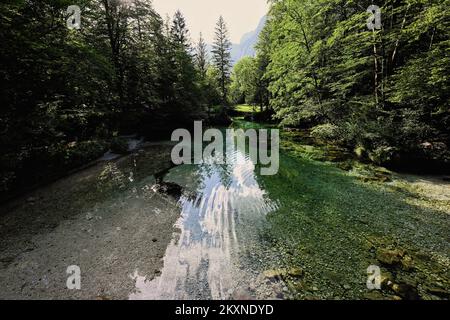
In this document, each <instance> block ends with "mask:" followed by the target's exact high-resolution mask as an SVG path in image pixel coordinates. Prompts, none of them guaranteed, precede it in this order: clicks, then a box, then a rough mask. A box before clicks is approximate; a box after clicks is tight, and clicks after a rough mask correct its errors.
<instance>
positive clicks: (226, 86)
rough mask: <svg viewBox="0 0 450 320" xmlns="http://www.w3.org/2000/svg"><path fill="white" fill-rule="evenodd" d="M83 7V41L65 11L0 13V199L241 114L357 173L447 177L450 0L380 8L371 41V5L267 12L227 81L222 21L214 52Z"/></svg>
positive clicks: (19, 3)
mask: <svg viewBox="0 0 450 320" xmlns="http://www.w3.org/2000/svg"><path fill="white" fill-rule="evenodd" d="M79 4H80V5H81V9H82V28H80V30H70V29H68V28H67V26H66V20H67V19H68V14H67V12H66V9H67V7H68V6H69V5H71V1H65V0H58V1H50V0H48V1H47V0H44V1H33V0H27V1H25V0H9V1H6V2H5V1H3V2H2V3H1V4H0V16H1V20H0V23H1V26H0V28H1V31H0V39H1V43H2V47H1V49H0V50H1V51H0V56H1V61H2V65H1V77H0V82H1V86H0V90H1V94H0V97H1V98H0V99H1V106H2V108H1V111H0V112H1V115H0V121H1V124H0V129H1V132H2V135H1V146H2V147H1V148H2V154H1V158H0V163H1V174H0V177H1V184H0V189H1V190H2V192H8V191H10V190H13V189H20V188H23V186H24V185H25V184H27V185H28V184H30V183H31V184H33V182H37V181H40V179H42V178H43V177H45V176H48V175H49V174H54V173H58V172H65V171H67V170H70V169H73V168H76V167H78V166H81V165H83V164H85V163H87V162H89V161H91V160H93V159H96V158H98V157H99V156H100V155H102V154H103V153H104V152H105V151H106V150H108V149H109V148H111V147H112V148H113V149H115V150H119V151H120V150H121V149H123V142H122V141H121V140H120V138H118V136H121V135H126V134H134V133H138V134H142V135H145V136H147V137H159V136H164V135H165V134H167V132H169V131H170V130H173V129H174V128H178V127H189V126H192V125H191V123H192V120H194V119H197V120H206V121H208V120H209V121H210V122H211V123H221V124H223V123H225V124H226V123H228V121H229V119H228V116H227V113H228V110H229V108H227V106H230V105H234V104H239V103H248V104H251V105H257V106H259V107H260V108H261V110H262V111H264V112H263V113H262V114H260V118H261V119H260V120H261V121H269V122H275V123H278V124H279V125H280V126H282V127H285V128H306V129H309V130H311V133H312V135H314V136H315V137H317V138H318V139H322V140H326V141H327V142H329V143H332V144H337V145H341V146H343V147H345V148H347V149H349V150H351V151H352V152H354V153H355V154H356V155H357V156H358V157H359V158H360V159H363V160H364V161H371V162H374V163H377V164H384V165H386V164H388V165H391V166H394V167H397V168H401V169H409V170H411V169H417V168H420V169H426V168H428V169H433V170H438V171H442V170H445V168H447V169H448V167H449V159H450V156H449V149H448V145H449V139H450V138H449V128H450V108H449V85H450V81H449V74H450V72H449V69H450V63H449V62H450V61H449V59H450V57H449V41H450V40H449V23H450V22H449V13H448V10H446V8H447V6H448V5H449V3H448V1H441V0H411V1H399V0H388V1H380V2H379V5H380V7H381V8H382V21H383V24H382V28H381V29H379V30H376V29H374V30H369V29H368V28H367V23H366V21H367V18H368V13H367V12H366V10H365V9H366V8H367V7H368V6H369V5H370V4H371V1H343V0H342V1H339V0H319V1H316V0H314V1H312V0H311V1H309V0H304V1H293V0H283V1H272V5H271V9H270V12H269V14H268V22H267V24H266V26H265V28H264V30H263V32H262V34H261V35H260V40H259V43H258V45H257V55H256V56H255V57H246V58H244V59H242V60H241V61H238V62H237V63H236V65H235V66H234V69H233V72H231V71H232V70H231V69H232V61H231V60H230V59H231V58H230V54H229V50H230V46H231V43H230V41H229V40H228V38H227V37H228V34H227V27H226V23H225V21H224V20H223V19H222V18H221V19H220V21H219V22H218V25H217V30H216V32H217V34H216V43H215V44H214V48H213V50H212V52H211V53H209V52H208V49H207V44H206V43H205V41H204V40H203V38H202V36H201V35H200V38H199V39H195V41H192V40H191V38H190V36H191V35H190V34H189V30H188V28H187V25H186V21H185V18H184V17H183V15H182V13H181V12H177V14H176V15H175V16H174V17H173V18H162V17H161V16H159V15H158V14H157V13H156V12H155V10H154V9H153V8H152V5H151V2H149V1H143V0H136V1H131V2H129V3H127V4H126V5H124V4H123V3H121V2H120V1H106V0H105V1H81V2H80V1H79ZM217 106H221V107H219V108H217ZM136 128H137V129H136ZM121 146H122V148H121ZM37 168H38V169H39V170H36V169H37ZM37 172H39V173H37Z"/></svg>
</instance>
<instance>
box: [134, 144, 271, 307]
mask: <svg viewBox="0 0 450 320" xmlns="http://www.w3.org/2000/svg"><path fill="white" fill-rule="evenodd" d="M227 154H228V156H229V157H228V158H227V159H228V164H227V166H219V165H204V166H200V167H198V168H197V170H199V171H200V173H201V176H202V187H201V188H200V190H198V191H199V193H198V194H199V196H198V197H197V198H196V199H195V200H189V199H187V198H185V197H182V199H181V200H180V202H181V204H182V213H181V217H180V219H179V221H178V222H177V227H178V228H179V229H180V230H181V235H180V239H179V241H178V242H176V241H175V240H173V241H172V243H171V244H170V245H169V247H168V248H167V251H166V255H165V257H164V268H163V270H162V274H161V275H160V276H159V277H157V278H155V279H154V280H152V281H146V278H145V276H142V275H140V274H139V271H138V270H137V271H136V272H135V273H134V275H132V277H133V279H135V281H136V292H135V293H132V294H131V295H130V299H148V300H155V299H227V298H230V297H231V295H232V293H233V290H234V289H236V282H235V279H234V278H235V277H234V275H235V273H236V272H239V271H238V270H235V267H234V264H233V262H232V258H233V257H232V255H233V253H237V251H238V249H239V242H238V239H239V236H238V231H237V229H236V223H246V224H245V225H243V226H242V228H240V230H243V232H245V233H247V232H251V228H252V227H254V226H252V223H251V221H252V220H253V221H255V222H257V221H258V220H259V221H260V220H261V219H264V218H265V215H266V214H267V213H269V212H270V211H273V210H276V205H275V204H274V203H272V202H271V201H269V200H268V199H267V196H266V193H265V191H264V190H262V189H261V187H260V186H259V185H258V182H257V180H256V177H255V165H254V164H253V163H252V162H251V160H250V159H249V158H248V157H246V155H245V154H244V153H243V152H242V151H239V150H237V151H235V150H230V149H229V150H227ZM230 156H231V157H230ZM230 160H231V161H230ZM193 170H194V169H193ZM236 215H237V216H236ZM244 216H245V219H243V217H244ZM236 220H237V221H236ZM249 222H250V223H249ZM244 245H245V244H244Z"/></svg>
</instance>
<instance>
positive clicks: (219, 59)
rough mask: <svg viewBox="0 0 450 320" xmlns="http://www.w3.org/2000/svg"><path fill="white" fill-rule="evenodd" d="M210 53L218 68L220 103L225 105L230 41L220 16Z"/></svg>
mask: <svg viewBox="0 0 450 320" xmlns="http://www.w3.org/2000/svg"><path fill="white" fill-rule="evenodd" d="M212 53H213V62H214V65H215V67H216V68H217V69H218V70H219V84H220V92H221V96H222V104H223V105H227V103H228V101H227V95H228V85H229V83H230V73H231V41H230V40H229V38H228V29H227V26H226V24H225V20H224V19H223V17H222V16H220V18H219V21H218V22H217V25H216V33H215V40H214V45H213V50H212Z"/></svg>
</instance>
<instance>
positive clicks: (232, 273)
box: [130, 122, 450, 299]
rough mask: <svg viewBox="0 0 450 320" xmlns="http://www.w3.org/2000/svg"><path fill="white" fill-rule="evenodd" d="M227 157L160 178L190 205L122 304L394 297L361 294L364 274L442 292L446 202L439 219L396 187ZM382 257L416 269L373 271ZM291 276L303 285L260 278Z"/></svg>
mask: <svg viewBox="0 0 450 320" xmlns="http://www.w3.org/2000/svg"><path fill="white" fill-rule="evenodd" d="M237 125H238V126H240V127H244V128H249V127H254V125H253V124H250V123H245V122H239V123H238V124H237ZM229 151H230V150H229ZM230 152H231V153H232V154H233V157H232V159H231V160H232V161H229V162H228V163H227V165H214V164H213V165H189V166H186V165H184V166H180V167H177V168H174V169H172V170H171V171H170V172H169V173H168V174H167V176H166V177H165V181H167V182H173V183H177V184H179V185H181V186H182V187H183V188H184V189H185V190H188V193H189V195H190V196H183V197H182V198H181V200H180V205H181V207H182V212H181V218H180V219H179V221H178V223H177V227H178V228H179V229H180V233H179V235H177V236H176V237H175V238H174V240H173V242H172V244H171V245H170V246H169V248H168V249H167V252H166V255H165V258H164V269H163V270H162V274H161V276H159V277H157V278H156V279H154V280H152V281H145V278H144V277H142V276H141V277H139V276H138V277H137V291H136V293H133V294H132V295H131V296H130V298H132V299H161V298H163V299H229V298H249V299H250V298H255V299H261V298H269V299H272V298H282V299H363V298H366V297H374V298H376V299H383V298H386V299H393V298H396V297H398V294H399V293H396V292H393V291H392V290H388V289H386V290H384V291H383V292H382V293H380V292H376V293H374V292H370V291H369V290H368V288H367V285H366V282H367V277H368V275H367V268H368V267H369V266H371V265H376V266H380V268H381V270H382V272H383V275H385V276H389V277H390V278H392V281H393V282H394V283H397V284H402V285H403V284H406V285H408V286H409V287H411V288H414V289H413V290H417V292H418V294H419V296H420V297H421V298H423V299H435V298H437V297H436V296H434V295H432V294H430V291H433V290H434V291H436V288H437V289H442V290H444V291H445V290H447V291H448V289H449V288H450V282H449V275H448V270H449V267H450V263H449V249H450V245H449V237H448V231H449V229H450V228H449V227H450V219H449V213H450V212H449V211H448V210H447V209H448V208H449V207H448V206H447V205H448V204H449V202H448V201H444V202H443V205H444V206H443V208H444V209H442V208H441V207H433V206H431V207H430V206H426V205H425V204H426V202H425V203H424V204H423V205H421V204H416V203H414V201H412V200H414V199H416V198H417V195H414V194H411V193H408V192H407V191H406V190H401V189H399V188H398V187H397V186H396V184H394V183H392V184H368V183H363V182H361V181H360V180H358V179H357V178H356V177H354V176H352V175H350V174H349V173H348V172H345V171H342V170H340V169H338V168H336V167H335V166H333V165H332V164H329V163H323V162H317V161H313V160H308V159H307V158H304V157H302V156H301V155H300V156H299V154H298V153H293V152H289V151H286V150H285V151H282V152H281V163H280V166H281V167H280V171H279V173H278V174H277V175H274V176H260V175H259V170H257V168H256V166H255V165H254V164H253V163H252V162H251V160H250V159H249V157H248V153H247V152H246V151H244V150H232V151H230ZM238 160H240V161H238ZM380 248H388V249H401V250H405V251H406V252H407V254H408V256H409V257H411V258H412V259H413V261H414V267H413V268H412V269H410V270H403V269H402V268H401V267H399V266H386V265H383V264H381V263H380V262H379V261H378V260H377V258H376V252H377V250H378V249H380ZM292 268H297V269H298V268H299V269H301V270H302V271H303V273H302V276H301V277H297V276H279V277H275V279H274V278H269V277H267V274H268V273H270V272H272V273H275V274H276V273H279V274H280V273H282V272H281V271H279V270H290V269H292Z"/></svg>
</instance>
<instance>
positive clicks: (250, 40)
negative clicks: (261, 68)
mask: <svg viewBox="0 0 450 320" xmlns="http://www.w3.org/2000/svg"><path fill="white" fill-rule="evenodd" d="M266 21H267V16H263V17H262V18H261V20H260V21H259V24H258V27H257V28H256V29H255V30H253V31H251V32H248V33H246V34H244V35H243V36H242V38H241V42H240V43H238V44H233V48H232V50H231V59H232V60H233V64H236V62H238V61H239V60H241V59H242V58H244V57H247V56H251V57H253V56H255V45H256V44H257V42H258V38H259V34H260V33H261V31H262V29H263V28H264V26H265V25H266Z"/></svg>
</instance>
